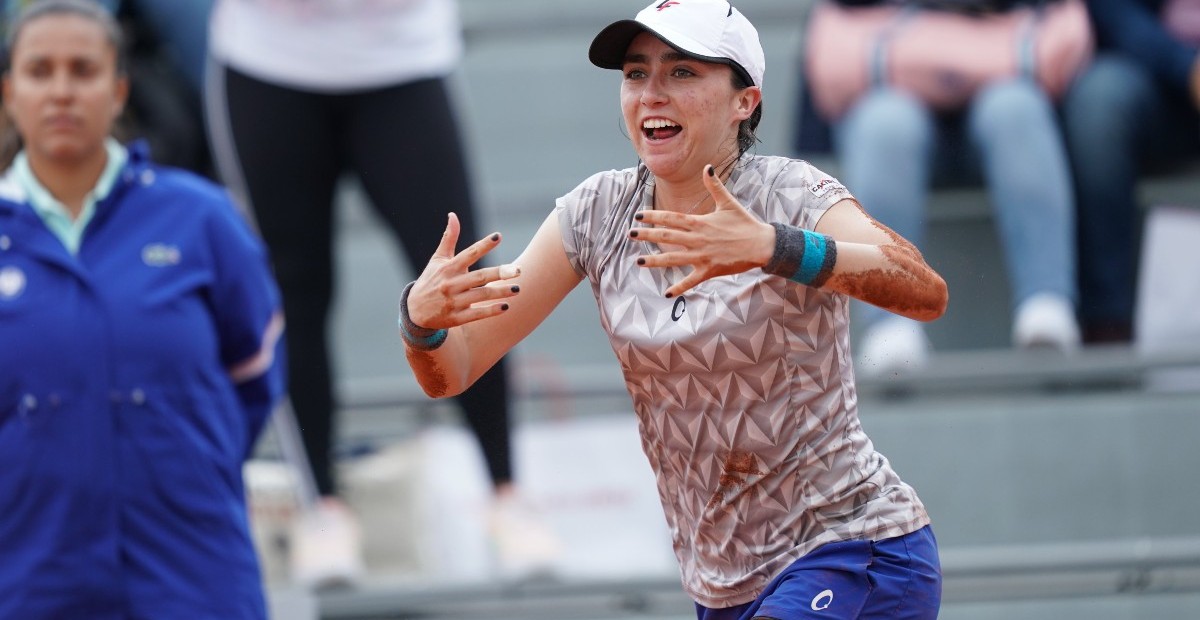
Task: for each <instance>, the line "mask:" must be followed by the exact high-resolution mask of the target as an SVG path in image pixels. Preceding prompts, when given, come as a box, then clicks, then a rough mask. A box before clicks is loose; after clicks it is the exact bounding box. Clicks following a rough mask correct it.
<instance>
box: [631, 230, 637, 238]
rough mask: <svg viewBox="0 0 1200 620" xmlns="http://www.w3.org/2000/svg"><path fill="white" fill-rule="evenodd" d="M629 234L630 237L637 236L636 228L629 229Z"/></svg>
mask: <svg viewBox="0 0 1200 620" xmlns="http://www.w3.org/2000/svg"><path fill="white" fill-rule="evenodd" d="M629 236H630V237H637V231H636V230H631V231H629Z"/></svg>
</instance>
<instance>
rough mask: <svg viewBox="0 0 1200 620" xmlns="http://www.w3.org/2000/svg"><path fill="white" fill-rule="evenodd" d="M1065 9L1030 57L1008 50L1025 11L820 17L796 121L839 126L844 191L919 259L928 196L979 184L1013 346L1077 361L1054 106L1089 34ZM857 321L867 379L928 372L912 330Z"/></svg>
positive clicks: (879, 9) (895, 319)
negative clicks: (943, 188) (1000, 257)
mask: <svg viewBox="0 0 1200 620" xmlns="http://www.w3.org/2000/svg"><path fill="white" fill-rule="evenodd" d="M929 4H930V5H932V4H938V3H932V2H931V3H929ZM1056 4H1058V5H1060V8H1059V9H1058V10H1056V11H1054V12H1052V13H1047V14H1046V15H1044V16H1043V17H1042V19H1041V22H1040V26H1039V29H1038V30H1036V31H1032V32H1034V34H1031V35H1029V36H1030V37H1032V38H1031V39H1029V40H1028V41H1025V42H1024V43H1022V44H1021V45H1028V48H1030V49H1038V50H1039V53H1040V54H1042V55H1040V56H1036V57H1027V56H1026V54H1027V52H1026V51H1025V48H1018V46H1013V45H1008V44H1006V43H1004V42H1005V41H1021V39H1020V37H1021V36H1023V35H1020V34H1018V35H1016V36H1012V35H1010V34H1009V33H1011V32H1013V31H1016V32H1018V33H1020V30H1019V29H1020V28H1021V27H1022V26H1021V24H1022V23H1024V22H1023V21H1022V20H1024V19H1025V17H1026V16H1027V15H1031V14H1032V13H1031V12H1030V9H1028V7H1024V6H1023V5H1021V4H1018V3H1009V2H1004V3H997V2H979V3H970V2H962V3H956V4H951V3H940V4H938V6H937V7H933V8H931V7H929V6H922V5H921V3H916V2H913V3H910V4H908V5H907V6H903V7H897V6H895V5H883V4H873V3H871V4H870V5H862V4H860V3H856V6H854V7H849V6H841V5H837V4H834V3H832V2H825V3H822V4H819V5H818V6H817V7H816V8H815V9H814V11H817V12H816V13H814V14H813V15H811V16H810V18H809V21H808V49H807V52H806V66H805V71H806V80H807V82H806V88H805V91H811V92H810V93H807V96H811V101H810V102H809V103H808V104H807V105H808V106H809V109H810V110H812V111H813V112H815V113H809V114H808V115H807V117H806V118H805V119H804V121H803V122H812V121H813V120H817V121H818V122H823V121H828V122H829V123H830V124H831V125H832V132H831V137H832V142H833V146H834V148H835V151H836V154H837V158H838V164H839V166H840V177H841V179H842V180H843V181H844V182H845V183H846V184H847V185H848V186H850V187H853V188H855V193H856V194H857V197H858V198H859V200H861V201H862V204H863V207H864V208H866V209H867V211H868V212H869V213H871V214H872V215H873V216H874V217H875V218H877V219H878V220H879V221H880V222H882V223H883V224H885V225H887V226H889V227H890V228H892V229H893V230H895V231H896V233H897V234H899V235H901V236H902V237H905V238H907V239H909V240H911V241H912V242H913V243H914V244H916V245H917V247H923V246H924V239H925V230H926V214H925V209H926V206H927V202H928V201H927V198H928V194H929V191H930V188H931V186H934V185H944V184H956V183H959V184H960V183H980V182H982V183H983V184H984V185H985V187H986V189H987V192H988V195H989V198H990V200H991V202H992V204H993V207H994V209H995V220H996V223H997V225H998V227H999V235H1000V240H1001V242H1002V245H1003V247H1004V250H1005V258H1006V264H1007V268H1008V276H1009V282H1010V285H1011V299H1012V301H1013V310H1012V312H1013V314H1012V316H1013V319H1012V341H1013V344H1014V345H1015V346H1017V347H1021V348H1031V347H1049V348H1053V349H1057V350H1061V351H1070V350H1073V349H1074V348H1076V347H1077V345H1078V343H1079V329H1078V326H1077V323H1076V319H1075V254H1074V249H1075V246H1074V243H1073V242H1072V241H1073V237H1072V232H1073V230H1074V228H1073V226H1074V222H1073V209H1072V205H1073V203H1072V195H1071V191H1072V190H1071V180H1070V176H1069V168H1068V163H1067V159H1066V152H1065V149H1064V147H1063V144H1062V141H1061V135H1060V128H1059V126H1058V119H1057V117H1056V114H1055V109H1054V101H1053V97H1054V95H1055V94H1057V93H1058V92H1060V91H1061V90H1065V83H1066V81H1068V80H1069V78H1070V77H1071V74H1072V72H1071V71H1070V70H1069V69H1070V68H1071V67H1073V66H1076V65H1078V64H1081V63H1082V61H1083V60H1084V59H1085V58H1086V57H1087V54H1088V52H1089V51H1090V33H1089V32H1088V31H1087V22H1086V16H1085V15H1084V13H1083V7H1082V5H1081V4H1078V3H1075V4H1073V5H1072V4H1068V3H1067V2H1066V0H1063V1H1060V2H1058V3H1056ZM947 7H958V8H959V9H962V10H971V11H972V12H976V13H980V14H982V16H978V15H973V16H966V15H962V14H960V13H957V12H954V11H953V10H951V8H947ZM1023 11H1024V12H1023ZM1057 39H1062V40H1061V41H1058V40H1057ZM864 41H865V42H864ZM992 43H994V45H992ZM1005 45H1008V47H1007V48H1006V47H1005ZM838 46H857V47H858V48H860V49H861V51H855V50H854V49H851V48H843V47H838ZM850 63H853V66H847V65H848V64H850ZM1043 65H1045V66H1055V67H1058V66H1060V65H1061V66H1062V67H1065V68H1066V69H1068V71H1059V72H1058V73H1054V72H1050V71H1044V70H1043V69H1042V66H1043ZM1034 75H1037V77H1038V78H1040V79H1034V77H1033V76H1034ZM855 80H858V81H857V82H855ZM801 131H802V133H801V145H802V146H808V145H810V144H811V143H812V140H811V137H812V136H811V133H812V131H811V129H807V130H806V129H802V130H801ZM805 132H807V133H809V134H810V135H809V136H807V138H808V139H805V138H806V136H805V135H804V134H805ZM860 310H861V316H860V319H861V320H863V321H864V324H865V326H866V327H865V330H864V334H863V337H862V339H861V342H860V343H859V345H858V347H857V350H858V359H857V362H858V366H859V372H860V373H863V374H865V375H883V374H891V373H894V372H897V371H904V370H910V369H914V368H918V367H920V366H922V365H923V364H924V363H925V362H926V360H927V357H928V351H929V343H928V340H927V338H926V336H925V334H924V331H923V328H922V326H921V325H920V324H919V323H917V322H915V321H911V320H908V319H905V318H902V317H899V316H896V315H892V314H889V313H888V312H886V311H884V310H881V309H879V308H877V307H874V306H867V305H866V304H861V305H860Z"/></svg>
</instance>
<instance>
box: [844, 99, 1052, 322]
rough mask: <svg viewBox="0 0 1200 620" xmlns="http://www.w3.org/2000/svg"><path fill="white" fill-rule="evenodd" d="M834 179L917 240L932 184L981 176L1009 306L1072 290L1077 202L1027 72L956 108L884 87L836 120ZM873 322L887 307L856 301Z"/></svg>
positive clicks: (920, 243)
mask: <svg viewBox="0 0 1200 620" xmlns="http://www.w3.org/2000/svg"><path fill="white" fill-rule="evenodd" d="M834 139H835V144H836V148H837V153H838V157H839V160H840V166H841V173H840V174H841V180H842V181H843V182H844V183H845V184H846V186H847V187H849V188H850V191H851V192H853V193H854V195H855V197H856V198H858V200H859V201H860V202H861V203H862V205H863V208H865V209H866V210H867V212H868V213H870V214H871V215H872V217H874V218H875V219H877V220H879V221H880V222H882V223H883V224H885V225H887V226H888V227H890V228H891V229H893V230H894V231H896V232H897V233H899V234H900V235H901V236H903V237H905V238H906V239H908V240H909V241H911V242H913V244H914V245H916V246H917V247H918V248H923V247H924V244H925V233H926V215H925V209H926V205H927V198H928V195H929V190H930V188H931V187H932V186H933V185H934V184H935V183H938V184H940V183H942V182H959V183H961V182H964V181H965V182H976V183H977V182H983V183H984V184H985V186H986V189H987V193H988V197H989V199H990V201H991V203H992V205H993V208H994V211H995V219H996V223H997V225H998V226H999V233H1000V241H1001V244H1002V246H1003V248H1004V253H1005V263H1006V268H1007V271H1008V278H1009V282H1010V284H1011V292H1012V295H1011V299H1012V302H1013V304H1014V306H1015V305H1017V304H1019V303H1020V302H1022V301H1024V300H1025V299H1027V298H1029V297H1030V296H1032V295H1034V294H1037V293H1054V294H1059V295H1062V296H1064V297H1066V298H1067V299H1070V300H1072V301H1074V299H1075V243H1074V209H1073V202H1072V188H1071V179H1070V176H1069V174H1070V173H1069V169H1068V163H1067V157H1066V151H1065V148H1064V146H1063V144H1062V138H1061V133H1060V130H1059V126H1058V118H1057V116H1056V114H1055V111H1054V107H1053V105H1052V104H1051V102H1050V100H1049V98H1048V97H1047V96H1046V95H1045V94H1044V93H1043V92H1042V91H1041V89H1040V88H1038V87H1037V85H1036V84H1034V83H1033V82H1031V81H1028V80H1024V79H1014V80H1009V81H1003V82H996V83H993V84H990V85H988V86H987V87H985V88H984V89H983V90H982V91H980V92H979V93H978V94H977V95H976V96H975V97H974V99H973V100H972V101H971V102H970V104H969V105H968V107H967V108H966V109H965V110H963V111H962V112H960V113H953V114H942V115H938V114H935V113H934V111H932V110H930V109H929V108H927V107H926V106H925V105H924V104H923V103H922V102H921V101H919V100H918V99H916V98H915V97H913V96H911V95H909V94H907V93H905V92H902V91H899V90H895V89H890V88H879V89H876V90H874V91H872V92H871V93H868V94H867V95H866V96H864V97H863V99H862V100H861V101H859V102H858V103H857V104H855V106H854V107H853V108H852V109H851V110H850V112H849V113H848V114H847V115H846V117H845V118H844V119H842V120H841V121H840V122H839V123H838V124H836V125H835V126H834ZM861 306H863V308H862V314H861V318H862V319H863V320H864V321H865V322H866V323H867V324H870V323H872V322H874V321H876V320H878V319H880V318H883V317H885V316H887V315H888V313H887V312H886V311H884V310H881V309H879V308H876V307H874V306H870V307H866V304H861Z"/></svg>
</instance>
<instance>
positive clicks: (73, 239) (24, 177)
mask: <svg viewBox="0 0 1200 620" xmlns="http://www.w3.org/2000/svg"><path fill="white" fill-rule="evenodd" d="M104 150H105V151H106V152H107V153H108V161H107V162H105V164H104V170H103V171H102V172H101V173H100V178H99V179H97V180H96V186H95V187H93V188H92V191H90V192H88V194H87V196H85V197H84V199H83V208H82V209H80V211H79V217H78V218H76V219H74V220H72V219H71V214H70V211H68V210H67V207H66V206H65V205H63V203H61V202H59V200H58V199H57V198H55V197H54V195H53V194H51V193H50V190H48V189H46V186H44V185H42V183H41V181H38V178H37V175H35V174H34V173H33V169H32V168H30V167H29V158H28V157H26V155H25V151H24V150H22V151H21V152H20V153H17V157H16V158H15V159H14V160H13V164H12V171H13V176H14V178H15V180H16V182H17V184H18V185H20V187H21V188H22V189H24V190H25V193H26V194H27V195H28V196H29V204H30V206H32V207H33V210H34V211H35V212H36V213H37V214H38V216H39V217H41V218H42V221H43V222H44V223H45V224H46V228H49V229H50V232H53V233H54V236H56V237H58V238H59V240H61V241H62V243H63V245H64V246H66V247H67V250H69V251H70V252H71V254H78V253H79V246H80V245H81V244H82V243H83V231H84V230H85V229H86V228H87V225H88V223H89V222H91V221H92V217H94V216H95V215H96V203H97V202H100V201H101V200H104V198H105V197H106V196H108V194H109V192H111V191H112V188H113V185H115V184H116V182H117V175H119V174H120V172H121V168H122V167H124V166H125V162H126V160H128V159H129V154H128V153H127V152H126V151H125V147H123V146H121V143H119V142H117V141H116V140H115V139H113V138H108V139H107V140H105V142H104Z"/></svg>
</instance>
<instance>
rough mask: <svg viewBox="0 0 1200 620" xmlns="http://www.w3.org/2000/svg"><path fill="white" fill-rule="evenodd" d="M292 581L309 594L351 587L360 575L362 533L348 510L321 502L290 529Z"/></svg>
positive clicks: (336, 502) (331, 501) (332, 500)
mask: <svg viewBox="0 0 1200 620" xmlns="http://www.w3.org/2000/svg"><path fill="white" fill-rule="evenodd" d="M290 541H291V546H290V551H291V558H290V560H291V562H290V563H291V571H292V580H293V581H294V582H296V583H298V584H300V585H302V586H304V587H306V588H309V589H311V590H322V589H328V588H336V587H347V586H352V585H354V584H355V582H357V581H358V579H359V578H361V577H362V574H363V560H362V533H361V530H360V529H359V525H358V520H357V519H355V517H354V514H353V513H351V512H350V508H349V507H347V506H346V504H345V503H343V502H342V501H341V500H339V499H335V498H330V497H326V498H321V499H320V500H318V501H317V503H316V504H314V505H313V506H312V507H311V508H310V509H308V510H305V511H302V512H300V513H299V514H298V515H297V517H296V522H295V523H294V524H293V526H292V529H291V537H290Z"/></svg>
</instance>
